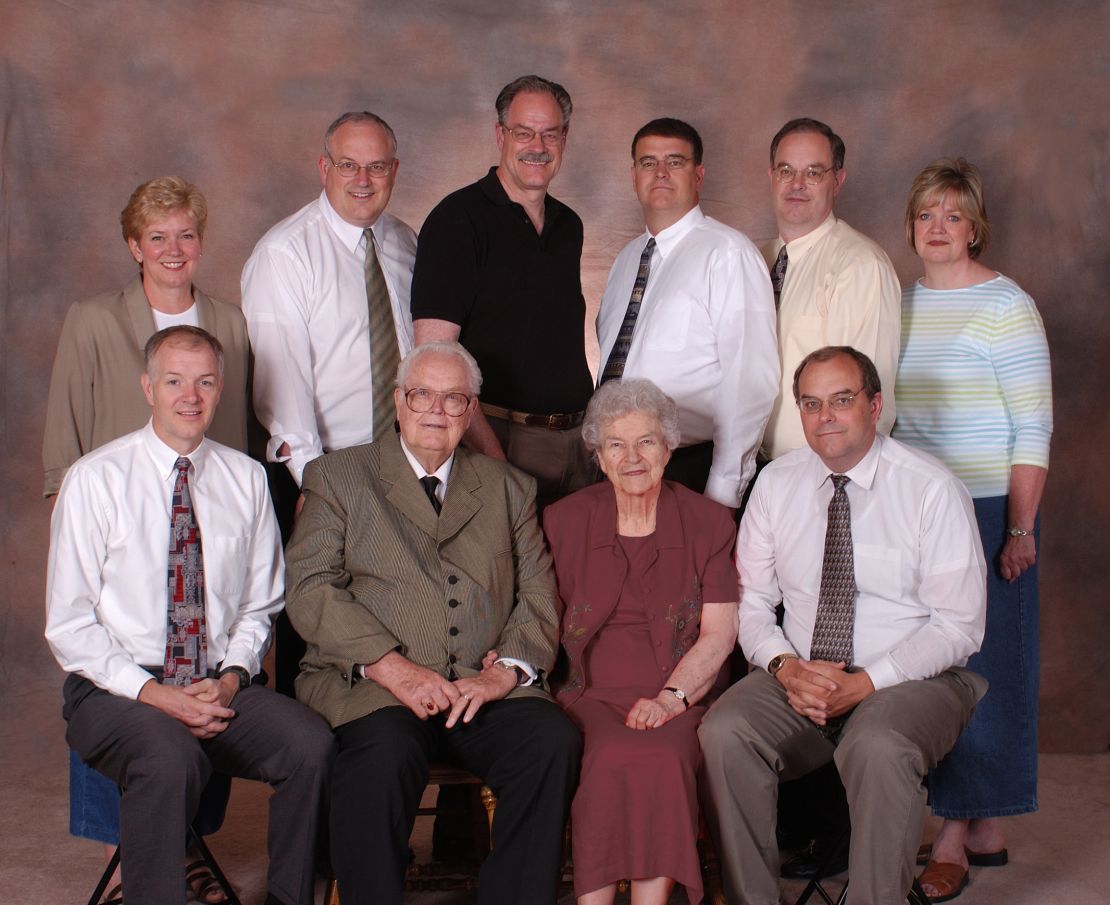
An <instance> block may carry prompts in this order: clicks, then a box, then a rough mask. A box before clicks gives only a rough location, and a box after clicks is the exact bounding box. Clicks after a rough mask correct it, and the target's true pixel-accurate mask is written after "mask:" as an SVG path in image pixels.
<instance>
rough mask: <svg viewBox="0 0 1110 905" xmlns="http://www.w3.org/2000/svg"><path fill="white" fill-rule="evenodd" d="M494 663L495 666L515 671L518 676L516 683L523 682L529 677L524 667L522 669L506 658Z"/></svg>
mask: <svg viewBox="0 0 1110 905" xmlns="http://www.w3.org/2000/svg"><path fill="white" fill-rule="evenodd" d="M493 665H494V666H500V667H501V668H502V669H507V670H509V672H511V673H513V674H514V675H515V676H516V684H517V685H519V684H520V683H521V682H523V681H525V680H526V679H527V678H528V673H526V672H525V671H524V670H523V669H521V668H520V667H519V666H517V665H516V664H515V663H507V662H506V661H504V660H497V661H496V662H495V663H494V664H493Z"/></svg>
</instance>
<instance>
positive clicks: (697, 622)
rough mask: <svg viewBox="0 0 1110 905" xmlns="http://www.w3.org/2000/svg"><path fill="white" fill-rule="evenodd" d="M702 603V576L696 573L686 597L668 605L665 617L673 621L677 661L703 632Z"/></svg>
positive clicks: (674, 653) (673, 648) (672, 644)
mask: <svg viewBox="0 0 1110 905" xmlns="http://www.w3.org/2000/svg"><path fill="white" fill-rule="evenodd" d="M701 603H702V600H701V578H700V577H698V576H697V575H695V576H694V578H693V585H692V587H691V588H690V592H689V593H688V594H687V595H686V598H685V599H684V600H682V601H681V602H679V603H672V604H671V605H670V606H669V607H667V615H666V616H665V617H664V618H665V619H666V620H667V622H669V623H671V628H672V636H671V639H672V640H671V656H672V657H673V658H674V662H675V663H677V662H678V661H679V660H681V659H682V658H683V657H684V656H685V655H686V652H687V651H688V650H690V648H691V647H693V646H694V643H695V642H696V641H697V640H698V635H699V634H701Z"/></svg>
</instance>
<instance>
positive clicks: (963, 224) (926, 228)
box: [913, 192, 975, 264]
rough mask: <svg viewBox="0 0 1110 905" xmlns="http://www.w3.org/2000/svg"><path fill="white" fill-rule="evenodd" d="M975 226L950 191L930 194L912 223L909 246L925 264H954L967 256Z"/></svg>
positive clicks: (973, 239) (973, 237) (973, 236)
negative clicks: (939, 194)
mask: <svg viewBox="0 0 1110 905" xmlns="http://www.w3.org/2000/svg"><path fill="white" fill-rule="evenodd" d="M974 241H975V227H974V226H973V225H972V223H971V221H970V220H968V219H967V217H966V216H965V215H964V212H963V211H962V210H961V209H960V206H959V202H958V201H957V200H956V199H955V197H954V196H953V194H952V193H951V192H946V193H945V194H944V195H943V196H941V197H940V198H932V199H930V200H929V204H928V206H927V207H925V208H924V209H923V210H920V211H918V213H917V217H916V218H915V219H914V223H913V247H914V248H915V249H916V250H917V253H918V255H920V256H921V259H922V260H923V261H924V262H925V263H926V264H957V263H960V262H962V261H966V260H967V259H968V257H969V254H968V246H970V245H971V243H972V242H974Z"/></svg>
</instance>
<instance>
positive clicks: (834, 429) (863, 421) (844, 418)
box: [798, 355, 883, 474]
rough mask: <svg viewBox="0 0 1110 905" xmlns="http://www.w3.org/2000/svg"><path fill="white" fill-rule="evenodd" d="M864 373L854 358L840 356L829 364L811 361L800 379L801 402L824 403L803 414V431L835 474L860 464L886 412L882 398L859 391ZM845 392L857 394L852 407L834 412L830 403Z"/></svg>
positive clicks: (807, 440)
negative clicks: (882, 413) (810, 413)
mask: <svg viewBox="0 0 1110 905" xmlns="http://www.w3.org/2000/svg"><path fill="white" fill-rule="evenodd" d="M862 385H863V374H862V373H861V372H860V368H859V365H857V364H856V363H855V362H854V361H853V360H852V359H851V358H849V357H848V356H846V355H837V356H836V357H835V358H832V359H829V360H828V361H811V362H810V363H809V364H808V365H806V369H805V370H804V371H802V373H801V376H800V377H799V378H798V397H799V399H805V398H807V397H808V398H811V399H820V400H823V401H825V404H824V405H823V406H822V407H821V411H819V412H816V413H815V414H812V415H807V414H806V413H805V412H801V419H802V430H803V431H804V432H805V435H806V442H807V443H809V445H810V448H811V449H812V450H813V451H814V452H815V453H817V455H819V456H820V457H821V461H822V462H824V463H825V466H826V467H827V468H828V469H829V470H830V471H832V472H834V473H835V474H844V472H846V471H849V470H850V469H852V468H854V467H855V466H856V465H857V464H859V462H860V460H861V459H862V458H863V457H864V456H865V455H867V451H868V450H869V449H871V444H872V443H874V442H875V425H876V424H877V423H878V421H879V412H881V411H882V409H883V397H882V394H881V393H876V394H875V396H874V397H873V398H871V399H868V398H867V395H866V394H865V393H862V392H859V390H860V387H861V386H862ZM844 393H858V395H857V396H856V398H855V399H854V400H853V401H852V405H851V407H850V408H848V409H846V410H844V411H834V410H833V408H832V406H831V405H829V404H828V402H827V400H828V399H829V398H830V397H832V396H838V395H841V394H844Z"/></svg>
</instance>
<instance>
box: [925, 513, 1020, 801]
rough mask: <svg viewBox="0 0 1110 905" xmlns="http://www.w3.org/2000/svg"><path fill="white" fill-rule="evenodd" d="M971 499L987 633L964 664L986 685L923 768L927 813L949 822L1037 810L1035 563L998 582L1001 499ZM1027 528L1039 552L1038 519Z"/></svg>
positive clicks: (1004, 525) (1003, 519)
mask: <svg viewBox="0 0 1110 905" xmlns="http://www.w3.org/2000/svg"><path fill="white" fill-rule="evenodd" d="M974 503H975V518H976V521H978V523H979V535H980V537H981V538H982V541H983V554H984V556H985V557H986V560H987V631H986V636H985V637H984V639H983V647H982V650H980V651H979V653H977V654H975V655H973V656H972V657H971V659H970V660H969V661H968V663H967V668H968V669H971V670H974V671H975V672H977V673H979V674H980V675H981V676H983V677H984V678H986V679H987V681H988V682H990V689H989V690H988V691H987V694H986V696H985V697H984V698H983V699H982V700H981V701H980V702H979V706H978V707H976V708H975V713H974V715H973V716H972V718H971V722H970V723H968V726H967V728H966V729H965V730H964V732H963V735H961V736H960V738H959V741H957V742H956V746H955V747H954V748H953V749H952V751H951V752H950V753H949V754H948V756H947V757H945V758H944V760H942V761H941V762H940V764H939V765H937V767H936V769H934V770H933V771H932V772H931V773H930V774H929V780H928V782H929V804H930V806H931V807H932V811H933V814H935V815H936V816H938V817H947V818H950V819H953V820H974V819H976V818H982V817H1005V816H1007V815H1010V814H1025V813H1028V812H1029V811H1035V810H1037V695H1038V689H1039V684H1040V639H1039V602H1038V594H1037V566H1036V564H1034V565H1033V567H1032V568H1031V569H1028V570H1027V571H1025V572H1023V573H1022V575H1021V577H1020V578H1018V579H1017V580H1016V581H1014V582H1013V583H1011V582H1008V581H1006V580H1004V579H1003V578H1002V576H1001V575H1000V574H999V572H998V557H999V554H1000V553H1001V552H1002V546H1003V544H1004V543H1005V541H1006V536H1007V535H1006V531H1007V529H1008V528H1009V524H1008V517H1007V511H1006V503H1007V497H1004V496H1003V497H987V498H984V499H977V500H975V501H974ZM1035 531H1036V535H1035V536H1036V541H1037V556H1038V558H1039V557H1040V550H1041V543H1040V519H1039V518H1038V519H1037V523H1036V527H1035Z"/></svg>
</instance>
